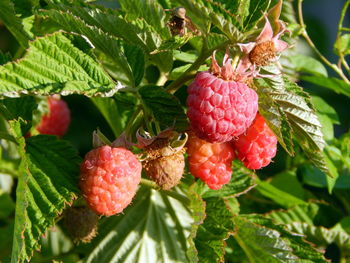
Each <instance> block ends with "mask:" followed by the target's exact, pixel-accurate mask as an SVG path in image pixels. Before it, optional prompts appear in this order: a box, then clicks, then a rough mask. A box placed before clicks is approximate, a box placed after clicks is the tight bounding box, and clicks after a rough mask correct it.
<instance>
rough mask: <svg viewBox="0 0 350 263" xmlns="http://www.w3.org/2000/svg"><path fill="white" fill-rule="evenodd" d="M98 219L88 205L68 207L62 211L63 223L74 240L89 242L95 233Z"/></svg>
mask: <svg viewBox="0 0 350 263" xmlns="http://www.w3.org/2000/svg"><path fill="white" fill-rule="evenodd" d="M98 219H99V216H98V215H96V214H95V213H94V212H93V211H91V210H90V208H88V207H70V208H68V209H67V210H66V211H65V213H64V220H63V224H64V226H65V228H66V229H67V230H68V232H69V234H70V235H71V237H72V238H73V241H74V242H80V241H81V242H83V243H89V242H90V241H91V240H92V239H93V238H94V237H95V236H96V234H97V223H98Z"/></svg>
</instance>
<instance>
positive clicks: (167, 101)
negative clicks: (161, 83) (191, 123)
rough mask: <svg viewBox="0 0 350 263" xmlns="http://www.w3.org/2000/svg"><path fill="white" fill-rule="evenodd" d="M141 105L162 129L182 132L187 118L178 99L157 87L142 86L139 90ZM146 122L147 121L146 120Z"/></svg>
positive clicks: (185, 126)
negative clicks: (143, 105) (150, 113)
mask: <svg viewBox="0 0 350 263" xmlns="http://www.w3.org/2000/svg"><path fill="white" fill-rule="evenodd" d="M139 93H140V95H141V98H142V101H143V103H144V104H145V105H146V106H147V108H148V109H149V110H150V111H151V112H152V113H153V116H154V117H155V119H156V120H157V121H158V123H159V124H160V126H161V128H162V129H165V128H168V127H172V126H174V125H175V129H177V130H178V131H184V130H185V129H186V128H187V126H188V123H187V117H186V114H185V112H184V109H183V108H182V106H181V104H180V102H179V101H178V99H177V98H176V97H175V96H173V95H171V94H169V93H168V92H166V91H165V89H163V88H161V87H158V86H152V85H150V86H144V87H141V88H140V89H139ZM146 121H147V120H146Z"/></svg>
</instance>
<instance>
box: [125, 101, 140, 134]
mask: <svg viewBox="0 0 350 263" xmlns="http://www.w3.org/2000/svg"><path fill="white" fill-rule="evenodd" d="M140 112H141V105H139V106H138V107H137V108H136V110H135V111H134V113H133V114H132V116H131V117H130V119H129V121H128V123H127V124H126V127H125V135H126V136H129V135H130V134H129V133H130V129H131V127H132V124H133V123H134V120H136V119H137V117H138V116H139V114H140Z"/></svg>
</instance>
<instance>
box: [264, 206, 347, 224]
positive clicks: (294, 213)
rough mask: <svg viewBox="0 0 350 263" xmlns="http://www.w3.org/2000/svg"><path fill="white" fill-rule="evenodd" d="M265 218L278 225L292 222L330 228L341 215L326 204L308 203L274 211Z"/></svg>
mask: <svg viewBox="0 0 350 263" xmlns="http://www.w3.org/2000/svg"><path fill="white" fill-rule="evenodd" d="M330 215H331V216H330ZM266 216H267V217H269V218H272V219H273V220H274V221H275V222H277V223H279V224H287V225H289V224H291V223H293V222H302V223H307V224H309V225H324V226H327V227H330V226H333V225H334V224H335V223H336V222H338V221H339V220H340V219H341V218H342V216H343V215H342V213H341V212H340V211H338V210H337V209H335V208H334V207H332V206H330V205H328V204H324V203H313V202H310V203H306V204H304V205H297V206H294V207H292V208H290V209H288V210H275V211H272V212H270V213H268V214H266Z"/></svg>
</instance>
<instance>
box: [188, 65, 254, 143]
mask: <svg viewBox="0 0 350 263" xmlns="http://www.w3.org/2000/svg"><path fill="white" fill-rule="evenodd" d="M213 65H214V66H212V68H211V70H210V71H204V72H200V73H198V74H197V76H196V78H195V80H194V81H193V82H192V84H191V85H190V86H189V87H188V91H187V92H188V98H187V105H188V112H187V116H188V118H189V119H190V124H191V128H192V130H193V131H194V132H195V134H196V135H197V136H198V137H199V138H201V139H204V140H206V141H208V142H212V143H215V142H228V141H230V140H232V139H233V138H234V137H235V136H239V135H241V134H242V133H244V132H245V131H246V129H247V128H248V127H249V126H250V125H251V124H252V122H253V120H254V118H255V115H256V113H257V110H258V96H257V94H256V92H255V91H254V90H253V89H250V88H249V87H248V86H247V85H246V84H245V83H243V82H240V81H235V80H234V79H239V77H237V76H236V73H234V72H233V69H232V65H231V60H230V59H228V60H227V62H226V65H225V66H224V67H222V68H220V67H218V65H217V64H216V61H215V58H213Z"/></svg>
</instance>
